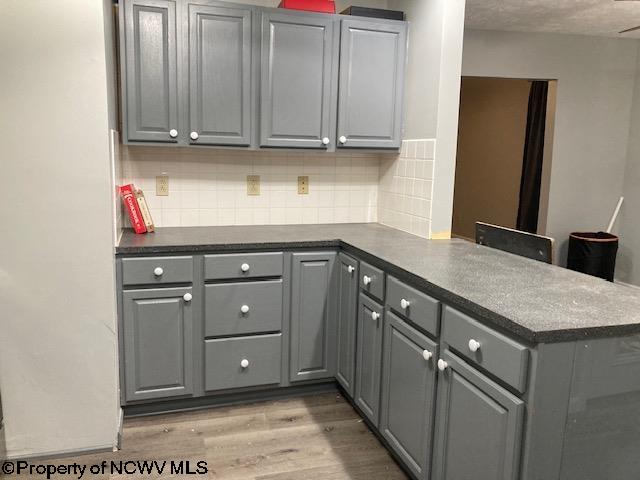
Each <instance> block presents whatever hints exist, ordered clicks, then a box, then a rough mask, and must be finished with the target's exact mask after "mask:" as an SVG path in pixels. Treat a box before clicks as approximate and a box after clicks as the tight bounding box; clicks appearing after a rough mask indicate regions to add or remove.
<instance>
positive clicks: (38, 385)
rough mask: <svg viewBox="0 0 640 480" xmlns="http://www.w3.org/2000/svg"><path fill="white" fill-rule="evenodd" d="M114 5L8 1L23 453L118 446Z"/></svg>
mask: <svg viewBox="0 0 640 480" xmlns="http://www.w3.org/2000/svg"><path fill="white" fill-rule="evenodd" d="M109 3H110V2H108V1H104V2H102V1H87V0H65V1H58V2H43V1H35V0H3V1H2V2H0V43H1V44H2V45H4V48H2V49H1V50H0V65H2V76H1V77H0V84H1V87H2V88H0V111H1V112H2V115H0V130H1V131H2V132H3V140H2V155H1V156H2V167H3V172H2V175H0V192H1V193H0V195H1V197H0V199H1V202H0V221H1V222H2V225H4V226H5V228H4V230H3V232H2V247H3V248H2V250H1V252H0V304H1V305H2V320H1V321H0V390H1V391H2V402H3V411H4V416H5V429H6V434H5V435H6V447H7V454H8V455H9V456H11V457H15V456H25V455H40V454H47V453H51V452H64V451H72V450H79V449H94V448H111V447H113V446H114V444H115V442H116V436H117V430H118V415H119V408H118V395H117V366H116V343H117V342H116V314H115V301H114V298H115V295H114V260H113V253H114V252H113V224H112V218H113V208H112V203H111V194H112V185H111V182H110V165H109V144H108V128H109V116H110V115H109V111H108V100H107V99H108V93H107V63H106V60H105V31H104V28H105V22H104V18H103V13H104V12H103V7H107V6H108V4H109ZM107 25H108V22H107ZM107 38H108V35H107Z"/></svg>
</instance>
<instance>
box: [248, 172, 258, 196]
mask: <svg viewBox="0 0 640 480" xmlns="http://www.w3.org/2000/svg"><path fill="white" fill-rule="evenodd" d="M247 195H260V175H247Z"/></svg>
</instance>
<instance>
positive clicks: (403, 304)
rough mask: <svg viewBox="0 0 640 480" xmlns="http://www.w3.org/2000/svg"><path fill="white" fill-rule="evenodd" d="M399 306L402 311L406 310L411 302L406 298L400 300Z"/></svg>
mask: <svg viewBox="0 0 640 480" xmlns="http://www.w3.org/2000/svg"><path fill="white" fill-rule="evenodd" d="M400 306H401V307H402V308H403V310H406V309H407V308H409V307H410V306H411V302H410V301H409V300H407V299H406V298H403V299H402V300H400Z"/></svg>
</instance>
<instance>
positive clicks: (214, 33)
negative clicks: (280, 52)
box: [188, 4, 253, 146]
mask: <svg viewBox="0 0 640 480" xmlns="http://www.w3.org/2000/svg"><path fill="white" fill-rule="evenodd" d="M188 8H189V121H190V132H189V141H190V142H191V143H192V144H194V145H196V144H197V145H243V146H248V145H249V144H250V143H251V123H252V118H251V114H252V94H251V93H252V92H251V90H252V89H251V78H252V72H251V69H252V48H253V42H252V16H253V12H252V10H251V9H249V8H247V9H239V8H226V7H225V8H222V7H214V6H209V5H202V4H189V7H188Z"/></svg>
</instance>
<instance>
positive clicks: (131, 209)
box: [120, 184, 147, 233]
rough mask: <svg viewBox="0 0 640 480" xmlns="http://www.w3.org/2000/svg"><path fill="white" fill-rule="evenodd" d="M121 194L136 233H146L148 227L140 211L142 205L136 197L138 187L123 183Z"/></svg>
mask: <svg viewBox="0 0 640 480" xmlns="http://www.w3.org/2000/svg"><path fill="white" fill-rule="evenodd" d="M120 196H121V197H122V202H123V203H124V208H125V209H126V210H127V213H128V214H129V220H130V221H131V226H132V227H133V231H134V232H136V233H146V231H147V227H146V226H145V224H144V219H143V218H142V212H141V211H140V206H139V205H138V200H137V199H136V189H135V187H134V186H133V184H130V185H123V186H122V187H120Z"/></svg>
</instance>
